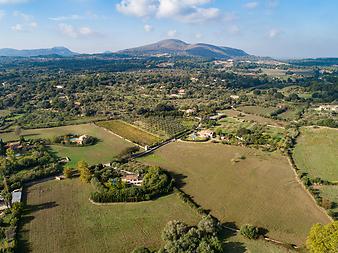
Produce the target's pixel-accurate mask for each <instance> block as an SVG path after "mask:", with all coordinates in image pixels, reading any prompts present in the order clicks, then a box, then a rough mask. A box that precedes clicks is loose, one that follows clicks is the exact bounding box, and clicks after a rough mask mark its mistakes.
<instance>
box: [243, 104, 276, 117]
mask: <svg viewBox="0 0 338 253" xmlns="http://www.w3.org/2000/svg"><path fill="white" fill-rule="evenodd" d="M276 109H277V108H276V107H262V106H254V105H253V106H240V107H238V110H240V111H243V112H246V113H251V114H257V115H262V116H270V113H272V112H274V111H276Z"/></svg>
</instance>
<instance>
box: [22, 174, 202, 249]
mask: <svg viewBox="0 0 338 253" xmlns="http://www.w3.org/2000/svg"><path fill="white" fill-rule="evenodd" d="M90 191H91V186H90V184H84V183H81V182H80V181H79V180H78V179H73V180H64V181H55V180H53V181H48V182H45V183H40V184H37V185H34V186H31V187H29V188H28V189H27V191H26V193H25V195H26V196H25V198H26V199H27V211H26V212H25V215H24V217H23V219H22V221H23V227H22V228H21V230H20V232H19V235H20V236H19V252H25V253H26V252H36V253H39V252H41V253H47V252H51V253H54V252H73V253H76V252H79V253H80V252H81V253H82V252H87V253H96V252H116V253H130V252H131V251H132V250H133V249H134V248H135V247H139V246H143V245H145V246H147V247H150V248H152V249H156V248H158V247H159V246H160V245H161V243H162V241H161V236H160V235H161V231H162V229H163V227H164V226H165V224H166V223H167V222H168V221H170V220H174V219H178V220H182V221H185V222H186V223H188V224H191V225H193V224H196V223H197V222H198V221H199V220H200V217H199V215H197V212H194V211H193V210H192V209H190V207H189V206H188V205H187V204H185V203H183V202H182V201H181V200H179V199H178V196H177V195H176V194H171V195H169V196H166V197H162V198H160V199H158V200H156V201H148V202H140V203H128V204H125V203H115V204H112V205H108V206H97V205H93V204H91V203H90V202H89V200H88V196H89V193H90Z"/></svg>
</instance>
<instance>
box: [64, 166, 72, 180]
mask: <svg viewBox="0 0 338 253" xmlns="http://www.w3.org/2000/svg"><path fill="white" fill-rule="evenodd" d="M63 175H64V176H65V177H66V178H71V177H72V175H73V170H72V169H71V168H69V167H65V168H64V169H63Z"/></svg>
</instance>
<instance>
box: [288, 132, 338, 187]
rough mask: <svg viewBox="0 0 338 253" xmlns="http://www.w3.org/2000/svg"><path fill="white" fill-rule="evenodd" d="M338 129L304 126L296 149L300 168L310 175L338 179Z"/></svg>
mask: <svg viewBox="0 0 338 253" xmlns="http://www.w3.org/2000/svg"><path fill="white" fill-rule="evenodd" d="M337 156H338V130H337V129H329V128H318V129H314V128H302V129H301V135H300V137H299V138H298V140H297V145H296V147H295V150H294V159H295V162H296V164H297V166H298V168H299V169H300V170H301V171H302V172H306V173H308V174H309V176H310V177H312V178H315V177H320V178H322V179H325V180H331V181H338V171H337V168H338V159H337Z"/></svg>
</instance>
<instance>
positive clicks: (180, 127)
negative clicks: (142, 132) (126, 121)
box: [135, 116, 197, 139]
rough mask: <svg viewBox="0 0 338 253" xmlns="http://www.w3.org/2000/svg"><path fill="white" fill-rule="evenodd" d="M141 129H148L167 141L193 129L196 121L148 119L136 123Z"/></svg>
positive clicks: (168, 118) (171, 118) (176, 118)
mask: <svg viewBox="0 0 338 253" xmlns="http://www.w3.org/2000/svg"><path fill="white" fill-rule="evenodd" d="M135 123H136V124H138V125H139V126H140V127H142V128H145V129H147V130H148V131H150V132H152V133H156V134H158V135H160V136H161V137H163V138H165V139H167V138H170V137H172V136H175V135H177V134H180V133H182V132H184V131H186V130H188V129H191V128H192V127H193V126H194V125H195V124H197V121H196V120H193V119H191V120H189V119H183V118H180V117H171V116H167V117H146V118H142V119H140V120H138V121H136V122H135Z"/></svg>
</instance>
